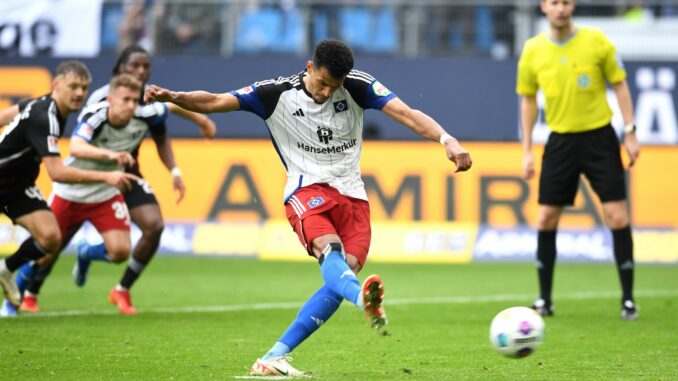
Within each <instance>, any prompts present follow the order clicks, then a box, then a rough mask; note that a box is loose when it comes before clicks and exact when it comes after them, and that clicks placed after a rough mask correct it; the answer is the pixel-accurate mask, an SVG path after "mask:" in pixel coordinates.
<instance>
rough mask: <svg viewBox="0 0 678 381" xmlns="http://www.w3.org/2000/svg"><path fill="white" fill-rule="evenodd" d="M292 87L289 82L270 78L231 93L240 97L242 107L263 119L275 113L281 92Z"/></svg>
mask: <svg viewBox="0 0 678 381" xmlns="http://www.w3.org/2000/svg"><path fill="white" fill-rule="evenodd" d="M288 88H291V85H290V84H289V83H287V82H283V81H281V80H280V79H279V80H278V81H274V80H269V81H262V82H257V83H255V84H253V85H250V86H245V87H243V88H241V89H239V90H235V91H231V92H230V93H231V94H232V95H234V96H235V97H236V98H238V102H240V109H241V110H243V111H249V112H251V113H254V114H257V115H258V116H259V117H260V118H261V119H264V120H266V119H268V118H270V117H271V115H273V111H275V108H276V106H277V105H278V100H279V99H280V94H282V93H283V91H285V90H287V89H288Z"/></svg>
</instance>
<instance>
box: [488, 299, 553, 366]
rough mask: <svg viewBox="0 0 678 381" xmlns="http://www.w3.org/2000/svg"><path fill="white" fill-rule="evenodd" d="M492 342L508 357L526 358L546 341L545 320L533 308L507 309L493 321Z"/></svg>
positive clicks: (491, 328)
mask: <svg viewBox="0 0 678 381" xmlns="http://www.w3.org/2000/svg"><path fill="white" fill-rule="evenodd" d="M490 341H491V342H492V345H494V347H495V348H497V350H498V351H499V352H500V353H501V354H503V355H504V356H506V357H511V358H522V357H526V356H528V355H529V354H530V353H532V352H534V351H535V349H537V348H539V346H540V345H541V343H542V342H543V341H544V319H542V318H541V316H540V315H539V314H538V313H537V312H536V311H534V310H533V309H531V308H527V307H511V308H507V309H505V310H503V311H501V312H500V313H498V314H497V316H495V317H494V319H493V320H492V324H491V325H490Z"/></svg>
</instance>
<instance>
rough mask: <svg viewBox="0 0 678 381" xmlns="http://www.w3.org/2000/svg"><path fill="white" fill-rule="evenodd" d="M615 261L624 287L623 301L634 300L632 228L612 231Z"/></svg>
mask: <svg viewBox="0 0 678 381" xmlns="http://www.w3.org/2000/svg"><path fill="white" fill-rule="evenodd" d="M612 240H613V241H614V259H615V261H616V262H617V271H618V272H619V280H620V281H621V286H622V301H624V300H633V268H634V264H633V236H632V235H631V226H626V227H625V228H621V229H617V230H612Z"/></svg>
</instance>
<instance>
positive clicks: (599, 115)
mask: <svg viewBox="0 0 678 381" xmlns="http://www.w3.org/2000/svg"><path fill="white" fill-rule="evenodd" d="M625 78H626V70H624V66H623V64H622V62H621V59H620V58H619V57H618V56H617V51H616V49H615V47H614V45H612V43H611V42H610V40H608V38H607V37H606V36H605V35H604V34H603V32H601V31H600V30H597V29H594V28H579V27H578V28H577V29H576V31H575V33H574V34H573V35H572V36H571V37H570V38H569V39H568V40H566V41H563V42H557V41H555V40H552V39H551V38H550V37H548V36H547V34H546V33H542V34H539V35H537V36H535V37H532V38H531V39H529V40H527V41H526V42H525V46H524V48H523V53H522V54H521V56H520V61H519V62H518V79H517V84H516V92H517V93H518V94H519V95H528V96H534V95H536V94H537V90H538V89H541V91H542V92H543V93H544V96H545V98H546V124H547V125H548V126H549V128H550V129H551V130H552V131H555V132H559V133H572V132H583V131H588V130H592V129H595V128H598V127H602V126H604V125H606V124H608V123H609V122H610V119H611V118H612V110H610V107H609V106H608V104H607V97H606V92H607V83H606V80H607V81H609V82H610V83H618V82H621V81H622V80H624V79H625Z"/></svg>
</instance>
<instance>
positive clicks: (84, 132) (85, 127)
mask: <svg viewBox="0 0 678 381" xmlns="http://www.w3.org/2000/svg"><path fill="white" fill-rule="evenodd" d="M77 135H78V136H80V137H81V138H84V139H86V140H92V135H94V129H93V128H92V126H90V125H89V124H84V123H83V124H81V125H80V128H78V132H77Z"/></svg>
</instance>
